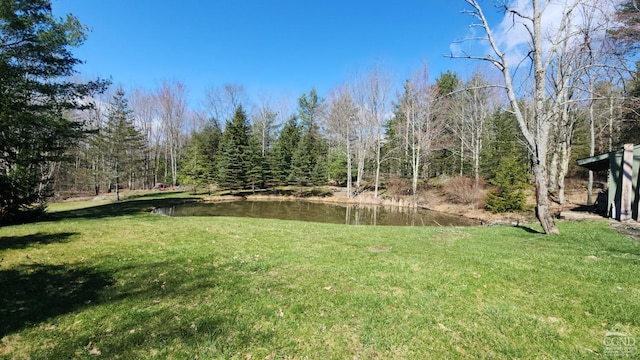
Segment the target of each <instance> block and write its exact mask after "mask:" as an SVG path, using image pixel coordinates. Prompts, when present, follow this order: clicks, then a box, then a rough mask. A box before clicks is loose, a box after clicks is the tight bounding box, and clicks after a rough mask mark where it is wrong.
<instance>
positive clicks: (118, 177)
mask: <svg viewBox="0 0 640 360" xmlns="http://www.w3.org/2000/svg"><path fill="white" fill-rule="evenodd" d="M110 106H111V107H110V109H109V114H108V117H107V123H106V125H105V128H104V129H101V133H100V135H101V138H102V146H104V153H105V155H106V160H107V161H106V164H107V167H108V169H107V177H108V181H109V183H111V182H112V181H113V184H114V186H115V192H116V200H120V189H121V188H122V186H121V182H122V178H123V177H124V176H125V175H129V176H133V175H132V174H135V173H136V167H139V166H140V165H141V161H140V160H141V156H142V152H141V150H142V149H143V148H144V146H145V144H146V141H145V139H144V137H143V135H142V134H141V132H140V131H139V130H138V129H136V127H135V126H134V124H133V120H134V118H133V112H132V111H131V109H129V104H128V101H127V99H126V98H125V94H124V91H123V90H122V89H121V88H120V89H118V90H117V91H116V94H115V95H114V96H113V99H112V101H111V103H110Z"/></svg>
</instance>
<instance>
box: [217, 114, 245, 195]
mask: <svg viewBox="0 0 640 360" xmlns="http://www.w3.org/2000/svg"><path fill="white" fill-rule="evenodd" d="M250 131H251V129H250V127H249V122H248V120H247V115H246V113H245V112H244V110H243V109H242V105H240V106H238V108H237V109H236V112H235V115H234V116H233V119H232V120H231V121H228V122H227V125H226V127H225V130H224V132H223V133H222V139H221V140H220V144H219V146H218V160H217V169H218V173H217V176H216V178H217V182H218V185H219V186H220V187H222V188H225V189H232V190H236V189H245V188H247V185H248V184H249V169H250V168H251V162H250V161H251V158H250V151H251V149H250V146H249V137H250Z"/></svg>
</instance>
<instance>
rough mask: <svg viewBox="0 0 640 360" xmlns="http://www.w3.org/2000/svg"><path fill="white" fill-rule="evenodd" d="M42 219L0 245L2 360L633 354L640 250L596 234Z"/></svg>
mask: <svg viewBox="0 0 640 360" xmlns="http://www.w3.org/2000/svg"><path fill="white" fill-rule="evenodd" d="M182 196H183V195H180V194H167V195H162V196H159V197H158V196H154V195H149V196H142V197H139V198H136V199H133V200H129V201H126V202H123V203H119V204H99V205H98V206H90V205H91V203H90V202H86V203H76V204H72V205H70V204H69V203H65V204H62V205H58V204H53V205H52V206H51V211H52V214H51V216H50V218H49V219H48V220H47V221H42V222H39V223H34V224H26V225H19V226H10V227H4V228H0V258H1V259H2V260H1V261H0V337H1V338H2V340H1V341H0V358H11V359H14V358H15V359H27V358H30V359H69V358H109V359H112V358H119V359H140V358H170V359H194V358H198V359H226V358H236V359H249V358H250V359H265V358H269V359H293V358H295V359H298V358H310V359H321V358H322V359H324V358H333V359H346V358H349V359H352V358H358V359H367V358H384V359H391V358H394V359H397V358H411V359H426V358H431V359H436V358H487V359H492V358H495V359H507V358H532V357H533V358H553V359H557V358H567V359H575V358H599V357H601V355H602V353H603V344H602V342H603V339H604V336H605V333H606V332H607V331H608V330H609V329H611V328H612V327H613V326H614V325H616V324H621V325H623V326H625V327H626V328H627V329H628V331H629V332H630V333H631V334H633V335H634V336H636V338H638V339H640V276H638V274H640V272H639V270H640V245H639V244H638V243H636V242H635V241H633V240H631V239H630V238H628V237H626V236H623V235H619V234H617V233H615V232H614V231H612V230H611V229H610V228H609V226H608V224H607V223H604V222H573V223H568V222H567V223H560V224H559V228H560V231H561V235H559V236H544V235H540V234H537V233H535V232H533V231H530V230H528V229H526V228H515V227H482V228H480V227H479V228H446V227H445V228H438V227H433V228H420V227H415V228H411V227H406V228H399V227H358V226H345V225H331V224H319V223H302V222H294V221H276V220H263V219H239V218H224V217H211V218H196V217H193V218H189V217H186V218H182V217H181V218H168V217H161V216H156V215H153V214H149V213H147V212H146V211H147V210H149V209H151V208H152V207H154V206H159V205H162V204H166V203H176V202H181V201H184V198H182Z"/></svg>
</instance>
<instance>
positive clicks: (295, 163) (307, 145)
mask: <svg viewBox="0 0 640 360" xmlns="http://www.w3.org/2000/svg"><path fill="white" fill-rule="evenodd" d="M323 111H324V100H323V99H321V98H320V97H318V94H317V93H316V90H315V89H311V91H310V92H309V94H308V95H307V94H303V95H302V96H301V97H300V99H299V100H298V112H299V114H300V120H301V123H302V126H301V127H302V130H301V132H302V135H301V137H300V141H299V142H298V146H297V149H296V151H295V152H294V153H293V157H292V159H291V163H292V167H291V174H290V176H289V180H290V181H291V182H293V183H295V184H297V185H301V186H303V185H309V184H313V185H320V184H322V183H325V182H326V180H327V178H328V174H327V159H326V155H327V144H326V139H324V137H323V136H322V133H321V131H320V125H319V122H320V119H321V117H322V115H323Z"/></svg>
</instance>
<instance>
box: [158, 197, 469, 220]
mask: <svg viewBox="0 0 640 360" xmlns="http://www.w3.org/2000/svg"><path fill="white" fill-rule="evenodd" d="M156 212H157V213H163V214H165V215H170V216H231V217H254V218H271V219H282V220H298V221H316V222H325V223H334V224H347V225H397V226H438V225H454V226H464V225H475V223H474V222H473V221H470V220H468V219H465V218H463V217H460V216H453V215H447V214H441V213H437V212H433V211H426V210H422V209H417V208H412V207H399V206H383V205H361V204H356V205H337V204H323V203H314V202H308V201H234V202H225V203H209V204H202V203H200V204H189V205H181V206H176V207H173V208H166V209H159V210H157V211H156Z"/></svg>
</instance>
